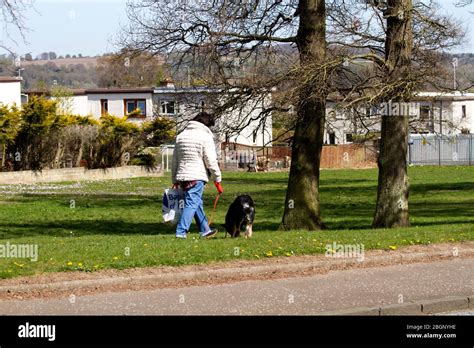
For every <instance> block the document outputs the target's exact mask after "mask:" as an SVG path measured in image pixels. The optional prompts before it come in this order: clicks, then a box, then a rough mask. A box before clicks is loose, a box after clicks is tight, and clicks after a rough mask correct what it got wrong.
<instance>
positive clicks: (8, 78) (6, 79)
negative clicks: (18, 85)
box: [0, 76, 23, 83]
mask: <svg viewBox="0 0 474 348" xmlns="http://www.w3.org/2000/svg"><path fill="white" fill-rule="evenodd" d="M21 81H23V79H22V78H21V77H15V76H0V83H2V82H21Z"/></svg>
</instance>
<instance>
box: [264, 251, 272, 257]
mask: <svg viewBox="0 0 474 348" xmlns="http://www.w3.org/2000/svg"><path fill="white" fill-rule="evenodd" d="M265 255H266V256H267V257H272V256H273V253H272V252H271V250H270V251H269V252H267V253H266V254H265Z"/></svg>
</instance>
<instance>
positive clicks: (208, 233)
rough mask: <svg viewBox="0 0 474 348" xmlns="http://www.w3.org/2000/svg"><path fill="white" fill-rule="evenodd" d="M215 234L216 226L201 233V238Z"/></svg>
mask: <svg viewBox="0 0 474 348" xmlns="http://www.w3.org/2000/svg"><path fill="white" fill-rule="evenodd" d="M216 234H217V228H215V229H213V230H210V231H208V232H205V233H203V234H201V237H202V238H213V237H215V236H216Z"/></svg>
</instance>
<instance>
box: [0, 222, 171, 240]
mask: <svg viewBox="0 0 474 348" xmlns="http://www.w3.org/2000/svg"><path fill="white" fill-rule="evenodd" d="M3 230H6V232H3ZM71 232H72V234H71ZM174 233H175V228H174V227H172V226H170V225H167V224H164V223H159V222H156V223H152V222H133V221H124V220H100V221H99V220H97V221H91V220H68V221H61V222H57V223H56V222H39V221H37V222H28V223H8V224H2V225H1V227H0V238H2V239H7V238H19V237H33V236H56V237H70V236H71V235H74V236H76V237H78V236H85V235H159V234H174Z"/></svg>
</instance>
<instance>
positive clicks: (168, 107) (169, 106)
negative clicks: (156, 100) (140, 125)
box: [161, 101, 177, 115]
mask: <svg viewBox="0 0 474 348" xmlns="http://www.w3.org/2000/svg"><path fill="white" fill-rule="evenodd" d="M161 113H162V114H164V115H174V114H176V113H177V105H176V102H174V101H162V102H161Z"/></svg>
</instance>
